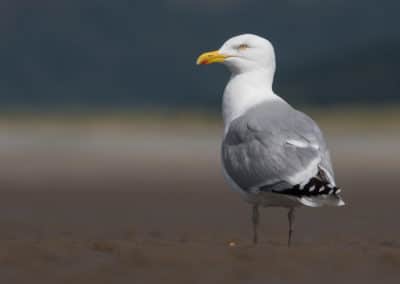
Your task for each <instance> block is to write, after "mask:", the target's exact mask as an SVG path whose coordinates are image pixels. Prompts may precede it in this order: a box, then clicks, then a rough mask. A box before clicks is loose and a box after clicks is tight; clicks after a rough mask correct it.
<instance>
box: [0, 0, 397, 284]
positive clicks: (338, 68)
mask: <svg viewBox="0 0 400 284" xmlns="http://www.w3.org/2000/svg"><path fill="white" fill-rule="evenodd" d="M399 10H400V2H399V1H394V0H384V1H375V0H353V1H345V0H324V1H322V0H285V1H281V0H270V1H256V0H246V1H244V0H230V1H228V0H203V1H196V0H159V1H134V0H133V1H132V0H131V1H128V0H118V1H104V0H87V1H76V0H69V1H66V0H53V1H48V0H37V1H28V0H13V1H11V0H3V1H0V13H1V16H0V31H1V37H0V158H1V163H0V188H1V189H0V194H1V196H0V264H1V265H0V282H4V283H18V284H20V283H31V280H32V279H38V277H40V278H41V279H43V281H48V283H116V281H117V282H118V283H132V281H135V280H136V281H139V283H155V282H160V281H163V282H165V281H166V282H171V283H177V282H178V283H180V282H188V281H191V282H193V283H196V282H199V283H200V282H201V283H203V282H207V283H265V280H266V279H270V280H271V281H273V283H291V282H292V281H293V280H294V279H296V281H297V283H316V282H320V281H322V280H323V281H324V283H337V281H339V279H343V278H345V279H350V280H352V281H363V282H364V283H376V282H377V281H380V282H382V281H383V282H382V283H396V282H397V281H398V279H400V276H399V271H400V241H399V239H400V238H399V237H400V228H399V227H398V226H396V220H395V216H397V215H398V200H399V197H400V196H399V186H398V185H399V182H400V179H399V177H398V174H399V169H400V155H399V146H398V145H399V142H400V107H399V103H400V96H399V95H400V80H399V67H400V55H399V50H400V29H399V25H400V20H399V16H398V14H399ZM241 33H255V34H258V35H260V36H263V37H266V38H268V39H269V40H270V41H271V42H272V43H273V44H274V46H275V51H276V54H277V73H276V77H275V79H276V80H275V83H274V90H275V92H276V93H278V94H279V95H281V96H282V97H283V98H285V99H286V100H288V101H289V102H290V103H291V104H293V105H294V106H295V107H297V108H299V109H300V110H302V111H305V112H307V113H308V114H310V115H311V116H312V117H313V118H314V119H315V120H316V121H317V122H318V123H319V125H320V126H321V128H322V129H323V131H324V133H325V135H326V137H327V140H328V144H329V146H330V148H331V152H332V156H333V162H334V168H335V169H336V175H337V180H338V183H339V185H341V186H342V188H343V190H344V198H345V200H346V201H347V204H348V206H346V207H345V208H340V209H337V208H324V209H318V212H317V211H315V209H307V208H304V209H302V210H299V213H298V219H297V220H296V232H295V237H294V240H295V245H294V247H293V248H291V249H290V250H287V249H286V246H285V244H286V215H285V214H286V212H285V211H284V210H279V209H265V210H263V211H262V217H261V219H262V240H261V244H260V246H259V247H258V248H252V247H249V246H248V245H249V243H250V222H249V208H248V207H249V206H248V205H247V204H245V203H244V202H243V201H242V200H241V198H240V196H238V195H237V194H235V193H234V192H231V191H230V190H229V189H228V187H227V185H226V183H225V181H224V180H223V178H222V173H221V166H220V161H219V149H220V142H221V137H222V122H221V119H220V114H219V112H220V104H221V97H222V92H223V89H224V87H225V84H226V82H227V80H228V78H229V74H228V72H227V70H225V68H223V67H222V66H208V67H207V68H204V67H199V66H196V65H195V60H196V58H197V56H198V55H199V54H200V53H202V52H204V51H208V50H214V49H217V48H219V47H220V46H221V45H222V43H223V42H224V41H225V40H226V39H228V38H230V37H232V36H234V35H238V34H241ZM205 208H206V209H207V210H205ZM232 241H234V243H235V244H237V247H236V245H235V247H236V248H232V247H229V246H228V245H227V244H228V243H229V242H232ZM328 255H329V257H327V256H328ZM266 256H268V259H269V260H268V261H266ZM271 257H272V258H273V261H271V259H270V258H271ZM266 262H268V263H269V265H268V266H267V267H266V266H265V265H264V264H265V263H266ZM309 264H312V265H309ZM311 267H312V268H313V269H315V270H311ZM350 280H349V281H350ZM43 281H42V282H41V283H47V282H43Z"/></svg>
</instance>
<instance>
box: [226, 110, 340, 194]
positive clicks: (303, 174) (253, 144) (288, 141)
mask: <svg viewBox="0 0 400 284" xmlns="http://www.w3.org/2000/svg"><path fill="white" fill-rule="evenodd" d="M280 111H281V112H280V113H281V115H277V113H273V112H272V113H271V112H270V113H269V114H266V113H267V112H263V111H261V112H260V111H257V110H255V111H254V112H252V113H251V114H249V115H245V116H243V117H241V118H238V119H236V120H235V121H234V122H232V124H231V126H230V128H229V131H228V133H227V135H226V136H225V139H224V142H223V145H222V158H223V163H224V168H225V170H226V172H227V173H228V174H229V176H230V177H231V178H232V179H233V181H235V183H237V184H238V185H239V186H240V187H241V188H242V189H244V190H252V189H256V188H261V187H262V188H263V189H268V190H271V191H272V190H273V191H279V190H285V189H288V188H291V187H293V186H296V185H301V184H304V183H307V182H308V181H309V180H310V179H311V178H312V177H314V176H316V175H317V174H318V172H319V171H320V170H321V169H322V172H323V173H324V174H325V178H326V179H327V180H328V181H329V182H330V183H332V184H334V181H333V171H332V166H331V162H330V157H329V152H328V150H327V147H326V143H325V141H324V139H323V136H322V133H321V131H320V130H319V128H318V126H317V125H316V124H315V123H314V121H313V120H312V119H311V118H309V117H308V116H306V115H304V114H302V113H300V112H298V111H296V110H294V109H288V110H286V111H285V112H282V110H280Z"/></svg>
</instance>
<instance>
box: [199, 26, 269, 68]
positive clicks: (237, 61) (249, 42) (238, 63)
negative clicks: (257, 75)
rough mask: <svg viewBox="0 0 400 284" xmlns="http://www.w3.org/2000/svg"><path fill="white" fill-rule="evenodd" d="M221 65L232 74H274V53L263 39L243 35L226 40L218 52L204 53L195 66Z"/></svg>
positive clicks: (251, 35)
mask: <svg viewBox="0 0 400 284" xmlns="http://www.w3.org/2000/svg"><path fill="white" fill-rule="evenodd" d="M216 62H219V63H223V64H224V65H226V66H227V67H228V68H229V69H230V71H231V72H232V73H233V74H240V73H245V72H251V71H257V70H263V71H267V72H268V73H272V74H271V75H272V76H273V74H274V72H275V52H274V48H273V46H272V44H271V43H270V42H269V41H268V40H267V39H265V38H262V37H259V36H257V35H253V34H243V35H239V36H235V37H233V38H231V39H229V40H227V41H226V42H225V43H224V44H223V45H222V47H221V48H220V49H219V50H216V51H211V52H206V53H203V54H202V55H200V56H199V57H198V59H197V64H211V63H216Z"/></svg>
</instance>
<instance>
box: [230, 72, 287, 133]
mask: <svg viewBox="0 0 400 284" xmlns="http://www.w3.org/2000/svg"><path fill="white" fill-rule="evenodd" d="M273 76H274V74H273V72H271V71H270V70H267V69H257V70H255V71H250V72H244V73H236V74H235V73H233V74H232V77H231V78H230V80H229V82H228V84H227V85H226V87H225V92H224V96H223V102H222V116H223V119H224V125H225V133H226V132H227V131H228V128H229V125H230V123H231V122H232V121H233V120H235V119H236V118H238V117H240V116H241V115H243V114H244V113H245V112H246V111H247V110H249V109H250V108H252V107H254V106H256V105H258V104H260V103H262V102H265V101H269V100H282V99H281V98H280V97H278V96H277V95H276V94H274V92H273V91H272V81H273Z"/></svg>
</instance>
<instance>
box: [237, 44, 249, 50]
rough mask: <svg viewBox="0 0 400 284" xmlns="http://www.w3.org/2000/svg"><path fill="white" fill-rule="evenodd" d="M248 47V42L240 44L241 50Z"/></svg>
mask: <svg viewBox="0 0 400 284" xmlns="http://www.w3.org/2000/svg"><path fill="white" fill-rule="evenodd" d="M248 48H249V46H248V45H247V44H245V43H242V44H241V45H239V46H238V49H239V50H245V49H248Z"/></svg>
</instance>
